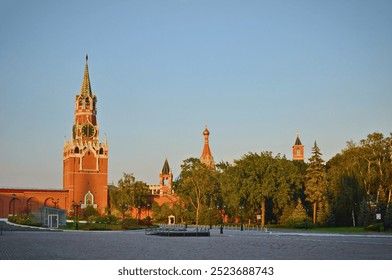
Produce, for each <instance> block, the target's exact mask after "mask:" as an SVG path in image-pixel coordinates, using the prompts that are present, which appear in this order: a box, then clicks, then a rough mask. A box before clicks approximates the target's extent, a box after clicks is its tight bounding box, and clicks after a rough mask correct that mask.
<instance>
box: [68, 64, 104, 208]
mask: <svg viewBox="0 0 392 280" xmlns="http://www.w3.org/2000/svg"><path fill="white" fill-rule="evenodd" d="M96 105H97V97H96V95H95V94H93V93H92V92H91V85H90V77H89V72H88V56H86V65H85V68H84V77H83V82H82V88H81V90H80V93H79V94H77V95H76V98H75V120H74V124H73V128H72V139H71V140H70V141H65V142H64V150H63V188H64V189H65V190H68V191H69V201H70V204H71V203H72V201H74V202H75V203H79V202H81V204H82V205H81V208H82V209H84V208H86V207H87V206H88V205H91V206H93V207H94V208H96V209H97V210H98V212H100V213H103V211H104V209H105V207H106V206H107V204H108V188H107V183H108V145H107V141H106V137H105V140H104V142H103V143H101V142H99V126H98V123H97V117H96V115H97V107H96ZM71 207H72V206H71Z"/></svg>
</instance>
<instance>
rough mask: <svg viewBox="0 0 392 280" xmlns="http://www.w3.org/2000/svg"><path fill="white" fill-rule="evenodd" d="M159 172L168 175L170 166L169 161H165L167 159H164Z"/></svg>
mask: <svg viewBox="0 0 392 280" xmlns="http://www.w3.org/2000/svg"><path fill="white" fill-rule="evenodd" d="M161 173H162V175H169V173H170V166H169V162H168V161H167V159H166V160H165V163H164V164H163V167H162V172H161Z"/></svg>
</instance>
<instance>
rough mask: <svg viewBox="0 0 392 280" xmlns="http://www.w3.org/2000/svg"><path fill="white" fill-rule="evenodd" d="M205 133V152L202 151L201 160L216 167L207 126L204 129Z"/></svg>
mask: <svg viewBox="0 0 392 280" xmlns="http://www.w3.org/2000/svg"><path fill="white" fill-rule="evenodd" d="M203 135H204V147H203V152H202V153H201V157H200V161H201V162H202V163H204V164H206V165H207V166H210V167H212V168H214V167H215V162H214V158H213V156H212V153H211V149H210V144H209V137H210V131H209V130H208V128H207V126H206V128H205V129H204V131H203Z"/></svg>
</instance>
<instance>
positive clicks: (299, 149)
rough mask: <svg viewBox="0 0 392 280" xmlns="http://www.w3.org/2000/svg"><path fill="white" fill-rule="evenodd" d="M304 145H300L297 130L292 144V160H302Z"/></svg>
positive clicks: (303, 157)
mask: <svg viewBox="0 0 392 280" xmlns="http://www.w3.org/2000/svg"><path fill="white" fill-rule="evenodd" d="M304 159H305V155H304V146H303V145H302V142H301V140H300V139H299V133H298V132H297V137H296V139H295V143H294V146H293V160H301V161H304Z"/></svg>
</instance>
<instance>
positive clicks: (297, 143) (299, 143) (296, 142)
mask: <svg viewBox="0 0 392 280" xmlns="http://www.w3.org/2000/svg"><path fill="white" fill-rule="evenodd" d="M294 145H295V146H302V143H301V140H300V139H299V134H298V133H297V138H296V139H295V144H294Z"/></svg>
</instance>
